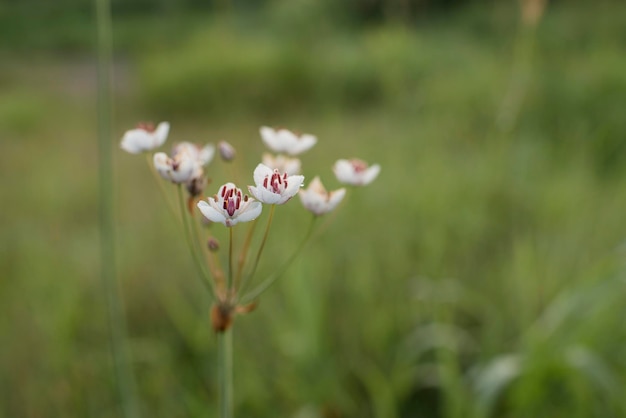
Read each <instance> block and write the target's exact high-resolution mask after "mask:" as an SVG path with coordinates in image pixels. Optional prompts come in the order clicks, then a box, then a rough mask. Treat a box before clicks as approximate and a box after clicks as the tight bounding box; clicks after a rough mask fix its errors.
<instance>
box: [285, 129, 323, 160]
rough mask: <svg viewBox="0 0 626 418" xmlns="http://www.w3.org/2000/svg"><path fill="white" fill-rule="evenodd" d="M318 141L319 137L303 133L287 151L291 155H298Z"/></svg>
mask: <svg viewBox="0 0 626 418" xmlns="http://www.w3.org/2000/svg"><path fill="white" fill-rule="evenodd" d="M316 143H317V138H316V137H315V136H313V135H308V134H305V135H302V136H301V137H300V138H299V139H298V140H297V142H296V143H295V144H294V145H293V146H291V147H290V149H289V150H287V152H288V153H289V154H290V155H297V154H300V153H303V152H304V151H306V150H308V149H310V148H311V147H312V146H313V145H315V144H316Z"/></svg>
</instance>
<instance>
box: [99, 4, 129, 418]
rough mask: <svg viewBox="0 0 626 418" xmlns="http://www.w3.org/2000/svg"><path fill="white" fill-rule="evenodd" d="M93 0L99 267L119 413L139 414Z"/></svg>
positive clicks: (103, 50) (105, 27)
mask: <svg viewBox="0 0 626 418" xmlns="http://www.w3.org/2000/svg"><path fill="white" fill-rule="evenodd" d="M95 1H96V19H97V31H98V32H97V38H98V41H97V46H98V160H99V173H98V174H99V187H100V196H99V209H100V211H99V212H100V223H99V224H100V266H101V267H100V268H101V271H100V273H101V279H102V285H103V287H104V291H105V294H106V302H107V313H108V319H109V329H110V339H111V341H110V343H111V354H112V356H113V367H114V373H115V383H116V387H117V391H118V396H119V398H120V403H121V408H122V416H124V417H126V418H134V417H138V416H139V415H138V409H137V404H136V400H135V399H136V398H135V385H134V383H135V381H134V376H133V373H132V371H131V369H130V366H129V361H128V360H129V359H128V358H129V353H128V350H127V346H126V324H125V317H124V309H123V306H122V304H121V301H120V295H119V293H120V290H119V284H118V282H117V275H116V257H115V223H114V211H113V208H114V205H113V148H112V145H113V144H112V143H111V107H112V100H111V61H112V59H111V56H112V37H111V4H110V2H109V0H95Z"/></svg>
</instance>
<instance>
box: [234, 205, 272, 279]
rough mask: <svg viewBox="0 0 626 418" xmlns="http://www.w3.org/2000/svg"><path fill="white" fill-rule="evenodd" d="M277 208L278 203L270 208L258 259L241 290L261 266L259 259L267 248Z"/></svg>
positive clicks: (257, 255)
mask: <svg viewBox="0 0 626 418" xmlns="http://www.w3.org/2000/svg"><path fill="white" fill-rule="evenodd" d="M275 209H276V205H272V208H271V209H270V217H269V219H268V220H267V226H266V227H265V234H263V240H262V241H261V245H260V246H259V251H258V252H257V254H256V259H255V260H254V266H253V267H252V271H251V272H250V274H249V275H248V276H247V277H246V278H245V279H244V280H243V283H241V287H240V288H239V290H240V291H243V289H245V287H246V285H247V284H248V282H249V281H250V280H251V279H252V278H253V277H254V274H255V273H256V269H257V267H258V266H259V260H260V259H261V254H262V253H263V248H265V243H266V242H267V236H268V235H269V233H270V226H272V219H273V218H274V210H275Z"/></svg>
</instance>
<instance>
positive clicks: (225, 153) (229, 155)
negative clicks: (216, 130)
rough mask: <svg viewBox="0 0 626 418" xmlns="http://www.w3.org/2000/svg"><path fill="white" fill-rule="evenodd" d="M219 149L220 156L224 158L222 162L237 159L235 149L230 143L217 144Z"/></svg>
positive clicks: (221, 142)
mask: <svg viewBox="0 0 626 418" xmlns="http://www.w3.org/2000/svg"><path fill="white" fill-rule="evenodd" d="M217 148H218V149H219V151H220V156H221V157H222V160H224V161H232V160H234V159H235V154H236V151H235V148H233V146H232V145H230V144H229V143H228V142H226V141H220V142H219V143H218V144H217Z"/></svg>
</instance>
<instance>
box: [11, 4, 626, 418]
mask: <svg viewBox="0 0 626 418" xmlns="http://www.w3.org/2000/svg"><path fill="white" fill-rule="evenodd" d="M94 10H95V9H94V7H93V5H92V4H91V3H90V2H85V1H82V0H59V1H55V2H50V1H46V0H39V1H37V0H28V1H10V0H3V1H1V2H0V150H1V153H0V175H1V177H0V178H1V179H2V180H1V181H2V187H1V188H0V196H1V198H0V200H1V202H2V210H1V211H0V214H1V216H0V222H1V223H0V228H1V231H2V232H1V239H0V272H1V274H0V306H1V315H0V335H1V336H2V337H1V338H2V339H1V341H0V416H1V417H7V418H9V417H11V418H12V417H59V416H61V417H117V416H120V411H119V409H118V406H117V398H116V394H115V390H114V380H113V375H112V369H111V359H110V345H109V344H110V343H109V332H108V328H107V315H106V305H105V297H104V290H103V288H102V285H101V283H100V280H99V274H100V273H99V271H100V260H99V254H100V253H99V239H98V237H99V232H98V187H97V185H98V177H97V173H98V171H97V167H98V148H97V141H96V125H97V124H96V120H97V118H96V71H95V54H96V43H95V39H96V37H95V19H94ZM113 38H114V39H113V40H114V71H115V80H114V91H113V92H114V97H113V100H114V107H115V109H114V123H113V127H112V129H113V132H114V135H113V136H114V138H112V141H114V144H113V146H114V147H115V149H116V152H115V177H114V180H115V184H116V192H115V196H116V201H115V202H114V204H115V213H116V224H117V240H116V249H117V258H118V265H117V271H118V273H119V280H120V283H121V286H122V293H123V300H124V303H125V307H126V312H127V321H128V334H129V341H128V343H129V347H130V351H131V355H132V369H133V370H134V373H135V375H136V381H137V392H138V396H139V401H140V404H141V411H142V416H144V417H200V416H215V415H214V413H215V411H216V401H217V387H216V379H215V376H216V363H215V354H216V337H215V335H214V333H213V332H212V331H211V329H210V326H209V321H208V310H209V306H210V301H209V299H208V295H206V294H205V292H204V289H203V288H202V286H201V284H200V283H199V281H198V280H197V279H196V277H195V272H194V270H193V266H192V263H191V259H190V256H189V254H188V253H187V252H186V247H185V244H184V242H183V239H182V234H181V233H180V231H179V230H177V228H176V225H175V223H174V222H173V221H172V219H171V217H170V214H169V212H168V210H167V207H166V205H165V204H164V202H163V200H162V197H161V196H160V194H159V190H158V187H157V186H156V185H155V184H154V181H153V179H152V177H151V175H150V173H149V171H148V169H147V167H146V166H145V163H144V161H142V158H141V157H140V156H132V155H128V154H125V153H123V152H122V151H121V150H118V148H117V143H118V141H119V138H121V136H122V134H123V132H124V131H125V130H126V129H129V128H131V127H133V126H134V125H135V124H136V123H137V122H138V121H142V120H153V121H155V122H158V121H161V120H168V121H170V122H171V124H172V130H171V135H170V138H171V139H169V140H168V144H171V143H173V142H176V141H180V140H192V141H197V142H217V141H218V140H220V139H226V140H228V141H229V142H230V143H232V144H233V145H234V146H235V147H236V148H237V150H238V152H239V159H238V163H237V168H238V174H237V176H238V180H237V181H238V183H239V184H241V185H244V184H247V183H250V182H251V181H252V175H251V173H252V169H253V167H254V166H255V164H256V162H257V161H259V159H260V155H261V153H262V152H263V151H264V148H263V145H262V143H261V141H260V138H259V135H258V127H259V126H261V125H270V126H286V127H288V128H291V129H296V130H299V131H303V132H310V133H313V134H316V135H317V136H318V137H319V143H318V144H317V145H316V146H315V148H313V149H312V150H311V151H309V152H308V153H306V154H304V155H303V158H302V159H303V171H304V173H303V174H305V176H306V177H307V178H308V179H312V178H313V176H315V175H316V174H319V175H321V177H322V181H324V183H325V184H326V185H327V186H328V187H329V188H336V187H338V183H337V181H336V180H335V179H334V176H333V174H332V172H331V170H330V167H331V166H332V164H333V163H334V161H335V160H336V159H338V158H346V157H360V158H362V159H365V160H367V161H370V162H376V163H379V164H381V165H382V172H381V174H380V176H379V178H378V179H377V180H376V181H375V182H374V183H373V184H371V185H370V186H368V187H366V188H362V189H357V190H350V191H349V196H348V199H347V202H345V204H343V205H342V207H341V208H340V210H339V211H338V212H337V213H336V215H333V217H332V221H331V222H329V223H328V224H327V225H326V226H325V228H324V229H323V231H322V233H321V234H319V235H318V236H316V238H315V239H314V240H313V241H312V242H311V244H310V245H309V247H308V248H307V251H306V252H305V254H303V256H302V257H301V258H300V259H299V260H298V261H297V262H296V263H295V264H294V265H293V266H292V267H291V268H290V269H289V271H288V273H287V275H286V277H283V279H282V280H281V281H280V282H279V283H278V285H277V286H275V287H274V288H272V289H271V291H269V292H268V293H266V294H264V295H263V297H262V299H261V303H260V305H259V307H258V309H257V310H256V311H255V312H253V313H252V314H250V315H247V316H242V317H238V318H237V320H236V323H235V335H234V337H235V385H236V387H235V403H236V416H239V417H294V418H336V417H359V418H361V417H364V418H366V417H376V418H394V417H398V418H400V417H450V418H452V417H568V418H569V417H624V416H626V398H625V397H624V396H623V388H624V385H625V384H626V326H625V324H624V318H625V317H626V316H625V314H626V312H625V311H626V310H625V308H624V306H626V304H625V303H624V300H625V299H626V287H625V286H626V282H625V280H626V265H625V263H624V261H625V258H624V257H625V248H626V247H625V246H624V244H625V240H624V238H625V236H626V222H625V220H624V219H625V213H626V212H625V208H626V167H625V162H626V3H624V2H623V1H617V0H616V1H608V0H604V1H601V0H598V1H594V2H589V1H566V0H561V1H554V2H549V3H548V4H547V5H546V8H545V10H542V2H541V1H536V0H525V1H519V2H518V1H513V0H510V1H508V0H501V1H495V0H493V1H488V0H482V1H480V0H475V1H470V0H467V1H460V0H456V1H455V0H446V1H444V0H439V1H437V0H343V1H338V0H335V1H333V0H317V1H315V0H292V1H287V0H273V1H272V0H219V1H218V0H215V1H212V2H207V1H200V0H185V1H171V0H132V1H131V0H125V1H122V0H119V1H115V0H114V1H113ZM229 170H230V168H229V167H227V166H225V165H224V163H220V162H219V161H216V162H214V163H213V164H212V165H211V166H210V167H209V169H208V173H209V175H210V176H211V177H212V178H213V179H214V182H213V184H211V185H210V186H209V188H208V191H207V194H211V193H213V192H214V189H216V188H217V186H218V185H219V184H221V182H223V181H226V180H227V179H229V178H230V177H229V176H230V171H229ZM278 209H279V210H277V214H276V218H275V222H274V225H273V230H272V232H271V235H270V240H269V243H268V246H267V249H266V250H267V251H266V253H265V256H264V258H263V260H262V263H261V265H260V269H261V270H263V271H265V272H270V271H271V270H272V267H273V263H274V262H276V261H275V260H282V259H285V258H286V257H287V256H288V254H289V251H287V250H286V249H289V248H291V247H292V246H294V245H295V244H296V243H297V242H299V239H300V238H301V236H302V235H303V234H304V232H305V229H306V225H307V220H308V217H307V216H306V214H305V213H304V211H303V210H302V208H301V207H300V203H299V202H298V201H297V200H294V201H293V202H290V203H289V204H288V205H286V206H284V207H280V208H278ZM265 216H267V213H266V214H265ZM263 219H265V218H263ZM262 224H263V223H262ZM294 231H295V232H294Z"/></svg>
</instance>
